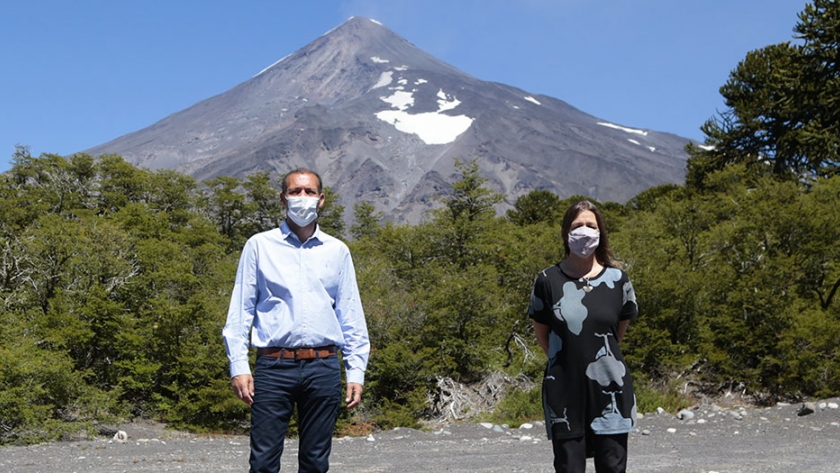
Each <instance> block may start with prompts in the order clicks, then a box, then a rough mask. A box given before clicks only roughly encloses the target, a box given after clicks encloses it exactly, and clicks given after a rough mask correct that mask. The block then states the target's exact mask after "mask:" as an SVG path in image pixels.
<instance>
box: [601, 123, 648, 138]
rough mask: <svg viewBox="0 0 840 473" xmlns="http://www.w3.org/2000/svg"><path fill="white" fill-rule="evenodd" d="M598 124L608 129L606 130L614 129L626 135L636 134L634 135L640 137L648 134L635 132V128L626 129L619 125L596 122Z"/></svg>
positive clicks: (641, 131)
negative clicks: (624, 132)
mask: <svg viewBox="0 0 840 473" xmlns="http://www.w3.org/2000/svg"><path fill="white" fill-rule="evenodd" d="M598 124H599V125H601V126H605V127H608V128H614V129H616V130H621V131H626V132H627V133H636V134H639V135H642V136H647V134H648V132H647V131H645V130H637V129H635V128H627V127H624V126H620V125H615V124H612V123H609V122H598Z"/></svg>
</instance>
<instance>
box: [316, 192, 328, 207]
mask: <svg viewBox="0 0 840 473" xmlns="http://www.w3.org/2000/svg"><path fill="white" fill-rule="evenodd" d="M325 200H327V196H326V194H324V193H323V192H322V193H321V197H318V209H319V210H320V208H321V207H323V206H324V201H325Z"/></svg>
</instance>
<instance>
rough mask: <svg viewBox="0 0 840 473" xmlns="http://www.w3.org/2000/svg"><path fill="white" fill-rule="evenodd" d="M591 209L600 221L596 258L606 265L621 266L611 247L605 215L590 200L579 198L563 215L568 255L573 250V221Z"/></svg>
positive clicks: (564, 243)
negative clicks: (570, 238)
mask: <svg viewBox="0 0 840 473" xmlns="http://www.w3.org/2000/svg"><path fill="white" fill-rule="evenodd" d="M587 210H588V211H590V212H592V213H593V214H595V221H596V222H598V231H600V232H601V236H600V241H599V243H598V248H596V249H595V259H597V260H598V262H599V263H601V264H602V265H604V266H614V267H619V263H618V261H616V259H615V253H613V250H612V248H611V247H610V240H609V236H608V235H607V226H606V224H605V223H604V217H603V215H601V211H600V210H599V209H598V207H597V206H596V205H595V204H593V203H592V202H590V201H588V200H579V201H577V202H575V203H574V204H572V205H571V207H569V209H568V210H566V213H565V214H564V215H563V224H562V226H561V234H562V237H563V248H564V249H565V250H566V257H567V258H568V257H569V254H570V253H571V250H570V249H569V232H570V231H571V227H572V222H573V221H574V220H575V218H577V216H578V214H580V213H581V212H584V211H587Z"/></svg>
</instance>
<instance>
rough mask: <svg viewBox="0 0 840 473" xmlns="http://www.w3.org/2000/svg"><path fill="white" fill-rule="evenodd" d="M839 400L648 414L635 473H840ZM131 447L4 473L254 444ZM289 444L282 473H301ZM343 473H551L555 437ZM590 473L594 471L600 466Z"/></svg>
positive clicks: (219, 452)
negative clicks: (805, 411) (810, 409)
mask: <svg viewBox="0 0 840 473" xmlns="http://www.w3.org/2000/svg"><path fill="white" fill-rule="evenodd" d="M838 402H840V401H838V400H837V399H828V400H825V401H822V402H819V403H816V405H815V412H814V413H812V414H809V415H805V416H799V415H797V414H798V412H799V410H800V407H801V406H800V405H779V406H776V407H773V408H767V409H748V410H740V409H737V410H736V409H723V408H718V407H716V406H700V407H699V408H697V409H694V410H693V411H692V414H693V415H694V417H693V418H692V419H685V420H680V419H678V418H676V417H675V416H674V415H672V414H667V413H662V414H648V415H646V416H645V417H644V418H642V419H640V420H639V423H638V430H637V431H636V432H634V433H632V434H631V435H630V460H629V464H628V471H631V472H671V473H673V472H677V473H679V472H686V473H711V472H718V473H736V472H746V473H759V472H761V473H766V472H792V471H795V472H814V473H823V472H825V473H828V472H831V473H836V472H838V471H840V448H838V447H837V445H838V443H840V409H838V408H837V404H838ZM121 428H122V429H123V430H125V431H126V432H127V433H128V435H129V438H128V440H127V441H126V442H125V443H120V442H117V441H114V440H113V439H104V438H103V439H96V440H92V441H79V442H60V443H51V444H44V445H37V446H29V447H6V448H2V449H0V472H15V473H18V472H20V473H26V472H79V473H81V472H93V473H105V472H108V473H110V472H162V471H178V472H223V471H247V469H248V438H247V437H245V436H197V435H190V434H185V433H181V432H172V431H167V430H164V429H162V428H161V427H160V426H159V425H156V424H153V423H147V422H141V423H136V424H129V425H126V426H123V427H121ZM296 455H297V442H296V441H294V440H290V441H288V442H287V447H286V451H285V453H284V456H283V459H284V464H283V465H284V468H283V469H282V471H296V469H297V468H296V466H297V465H295V463H296V458H295V457H296ZM330 471H335V472H339V473H340V472H406V473H408V472H429V471H434V472H438V471H440V472H463V473H467V472H470V473H472V472H550V471H552V469H551V444H550V443H549V442H548V441H547V440H545V428H544V427H543V426H542V425H541V423H535V425H533V426H532V427H531V428H530V429H528V428H520V429H509V428H504V427H500V426H492V425H489V424H487V425H482V424H454V425H448V426H441V427H439V428H438V429H436V430H431V431H428V432H425V431H419V430H413V429H396V430H391V431H387V432H380V433H375V434H373V435H372V436H369V437H355V438H341V439H336V440H335V442H334V444H333V454H332V457H331V470H330ZM588 471H594V468H592V465H591V463H590V467H589V469H588Z"/></svg>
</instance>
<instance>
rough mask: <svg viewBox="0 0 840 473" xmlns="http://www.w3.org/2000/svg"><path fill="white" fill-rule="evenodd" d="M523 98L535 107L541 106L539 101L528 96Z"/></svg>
mask: <svg viewBox="0 0 840 473" xmlns="http://www.w3.org/2000/svg"><path fill="white" fill-rule="evenodd" d="M523 98H524V99H525V100H527V101H529V102H534V103H535V104H537V105H542V104H541V103H540V101H539V100H537V99H535V98H534V97H531V96H530V95H529V96H527V97H523Z"/></svg>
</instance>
